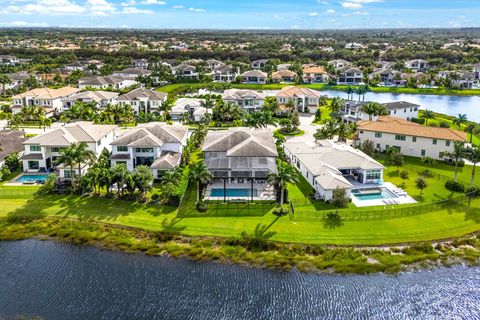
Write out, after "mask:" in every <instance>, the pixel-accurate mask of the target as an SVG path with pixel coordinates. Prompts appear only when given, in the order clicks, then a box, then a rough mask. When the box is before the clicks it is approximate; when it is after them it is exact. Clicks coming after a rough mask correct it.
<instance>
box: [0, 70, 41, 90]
mask: <svg viewBox="0 0 480 320" xmlns="http://www.w3.org/2000/svg"><path fill="white" fill-rule="evenodd" d="M30 76H31V75H29V74H28V73H10V74H7V77H8V78H9V79H10V83H7V84H2V85H0V88H1V87H2V86H5V90H8V89H18V88H19V87H21V86H22V85H23V84H24V83H25V81H26V80H27V79H28V78H29V77H30ZM34 77H35V78H37V77H36V76H34ZM37 79H38V78H37Z"/></svg>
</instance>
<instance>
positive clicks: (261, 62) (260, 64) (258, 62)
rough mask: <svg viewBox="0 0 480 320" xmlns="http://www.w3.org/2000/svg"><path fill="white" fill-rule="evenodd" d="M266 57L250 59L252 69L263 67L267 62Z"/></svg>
mask: <svg viewBox="0 0 480 320" xmlns="http://www.w3.org/2000/svg"><path fill="white" fill-rule="evenodd" d="M267 61H268V60H267V59H259V60H255V61H252V69H254V70H259V69H263V68H265V65H266V64H267Z"/></svg>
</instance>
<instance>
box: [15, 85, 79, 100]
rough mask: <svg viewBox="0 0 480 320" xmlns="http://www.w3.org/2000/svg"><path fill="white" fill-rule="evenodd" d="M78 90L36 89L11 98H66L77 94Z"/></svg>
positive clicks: (65, 88) (68, 88)
mask: <svg viewBox="0 0 480 320" xmlns="http://www.w3.org/2000/svg"><path fill="white" fill-rule="evenodd" d="M79 91H80V89H77V88H72V87H63V88H59V89H50V88H37V89H33V90H29V91H27V92H24V93H20V94H17V95H15V96H13V97H12V99H22V98H24V97H34V98H36V99H57V98H60V97H66V96H69V95H71V94H74V93H77V92H79Z"/></svg>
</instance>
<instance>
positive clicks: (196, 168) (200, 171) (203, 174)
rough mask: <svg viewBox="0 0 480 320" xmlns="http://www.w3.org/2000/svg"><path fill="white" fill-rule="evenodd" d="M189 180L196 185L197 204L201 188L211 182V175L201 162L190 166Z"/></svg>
mask: <svg viewBox="0 0 480 320" xmlns="http://www.w3.org/2000/svg"><path fill="white" fill-rule="evenodd" d="M189 178H190V180H191V181H194V182H196V183H197V202H199V201H200V193H201V186H202V185H205V184H207V183H209V182H210V181H211V180H212V174H211V173H210V171H208V168H207V165H206V164H205V162H204V161H203V160H202V161H199V162H197V163H194V164H192V165H191V166H190V172H189Z"/></svg>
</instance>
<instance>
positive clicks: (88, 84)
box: [78, 76, 138, 90]
mask: <svg viewBox="0 0 480 320" xmlns="http://www.w3.org/2000/svg"><path fill="white" fill-rule="evenodd" d="M136 84H138V82H137V81H136V80H135V79H131V78H125V77H121V76H93V77H85V78H80V79H78V88H80V89H82V90H83V89H88V88H92V89H99V90H102V89H113V90H121V89H125V88H128V87H131V86H134V85H136Z"/></svg>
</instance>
